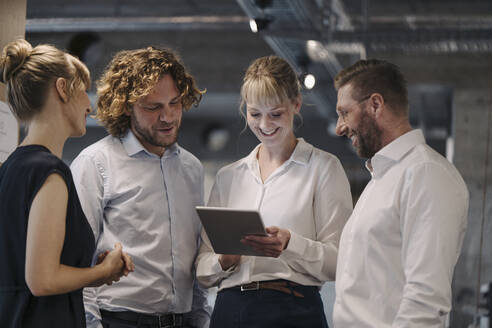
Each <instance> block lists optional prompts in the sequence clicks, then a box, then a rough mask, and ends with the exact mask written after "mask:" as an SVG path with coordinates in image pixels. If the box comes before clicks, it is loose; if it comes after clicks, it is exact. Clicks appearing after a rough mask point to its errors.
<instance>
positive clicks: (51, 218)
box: [0, 40, 132, 328]
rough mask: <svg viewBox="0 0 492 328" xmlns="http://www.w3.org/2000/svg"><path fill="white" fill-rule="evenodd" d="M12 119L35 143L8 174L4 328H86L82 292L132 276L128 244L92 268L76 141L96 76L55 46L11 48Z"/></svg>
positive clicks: (0, 278) (1, 301) (1, 295)
mask: <svg viewBox="0 0 492 328" xmlns="http://www.w3.org/2000/svg"><path fill="white" fill-rule="evenodd" d="M0 80H1V81H2V82H4V83H5V84H6V85H7V98H8V103H9V105H10V108H11V109H12V112H13V113H14V115H15V116H16V117H17V119H18V120H20V121H22V122H24V123H25V124H26V126H27V128H28V132H27V136H26V137H25V139H24V140H23V141H22V143H21V144H20V145H19V147H17V149H16V150H15V151H14V152H13V153H12V154H11V155H10V156H9V157H8V159H7V160H6V161H5V163H4V164H3V165H2V167H1V168H0V257H1V258H2V261H3V265H2V269H1V270H0V322H1V325H2V327H54V328H57V327H59V328H66V327H76V328H82V327H85V326H86V322H85V316H84V305H83V302H82V288H84V287H86V286H99V285H102V284H104V283H107V284H112V282H114V281H118V280H119V279H120V277H121V276H122V275H126V274H128V272H129V271H131V270H132V263H131V260H130V259H129V258H128V257H127V256H126V255H125V254H124V253H122V249H121V245H117V246H116V247H115V248H114V250H112V251H111V252H109V251H107V249H110V248H112V245H113V244H114V243H113V244H112V245H108V247H107V248H105V249H104V250H103V251H104V253H102V255H101V256H100V257H99V260H98V263H97V264H96V265H95V266H94V267H90V265H91V259H92V256H93V253H94V250H95V243H94V236H93V234H92V231H91V228H90V226H89V223H88V222H87V220H86V218H85V216H84V213H83V212H82V208H81V207H80V203H79V199H78V197H77V192H76V190H75V186H74V183H73V179H72V175H71V173H70V169H69V168H68V166H67V165H66V164H64V163H63V161H62V160H61V156H62V151H63V145H64V143H65V141H66V140H67V138H68V137H80V136H82V135H84V134H85V123H86V117H87V115H88V114H89V113H90V111H91V105H90V102H89V97H88V95H87V92H86V90H87V89H88V88H89V85H90V78H89V71H88V70H87V68H86V67H85V65H84V64H82V63H81V62H80V61H79V60H78V59H77V58H75V57H73V56H71V55H69V54H67V53H65V52H63V51H60V50H58V49H56V48H54V47H52V46H49V45H38V46H36V47H34V48H33V47H32V46H31V45H30V44H29V43H28V42H27V41H25V40H17V41H14V42H11V43H9V44H8V45H7V46H6V47H5V48H4V49H3V53H2V56H1V58H0Z"/></svg>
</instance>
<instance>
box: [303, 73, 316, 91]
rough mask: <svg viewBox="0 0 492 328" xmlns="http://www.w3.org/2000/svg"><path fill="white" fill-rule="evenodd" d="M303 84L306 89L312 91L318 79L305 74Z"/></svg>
mask: <svg viewBox="0 0 492 328" xmlns="http://www.w3.org/2000/svg"><path fill="white" fill-rule="evenodd" d="M303 83H304V86H305V87H306V89H308V90H311V89H312V88H314V85H315V84H316V77H314V75H313V74H310V73H308V74H305V75H304V81H303Z"/></svg>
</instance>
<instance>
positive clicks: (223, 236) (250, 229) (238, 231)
mask: <svg viewBox="0 0 492 328" xmlns="http://www.w3.org/2000/svg"><path fill="white" fill-rule="evenodd" d="M196 211H197V213H198V216H199V217H200V221H201V222H202V225H203V228H204V229H205V232H206V233H207V236H208V239H209V240H210V243H211V244H212V247H213V249H214V252H215V253H217V254H236V255H253V256H262V255H261V254H259V253H257V252H256V251H255V250H254V249H253V248H251V247H249V246H247V245H245V244H243V243H241V241H240V240H241V239H242V238H243V237H244V236H246V235H263V236H266V235H267V233H266V231H265V225H264V224H263V221H262V219H261V217H260V213H258V211H255V210H240V209H232V208H225V207H205V206H196Z"/></svg>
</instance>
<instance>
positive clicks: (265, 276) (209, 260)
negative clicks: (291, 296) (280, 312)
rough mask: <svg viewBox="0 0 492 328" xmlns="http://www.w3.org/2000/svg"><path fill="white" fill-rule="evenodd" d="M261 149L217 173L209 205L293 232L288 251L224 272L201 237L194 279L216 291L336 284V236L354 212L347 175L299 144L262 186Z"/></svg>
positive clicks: (318, 152)
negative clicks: (252, 285) (267, 284)
mask: <svg viewBox="0 0 492 328" xmlns="http://www.w3.org/2000/svg"><path fill="white" fill-rule="evenodd" d="M259 147H260V145H258V146H257V147H256V148H255V149H254V150H253V151H252V152H251V153H250V155H249V156H247V157H245V158H243V159H241V160H239V161H237V162H235V163H233V164H230V165H228V166H226V167H224V168H222V169H221V170H220V171H219V172H218V174H217V177H216V180H215V184H214V186H213V188H212V191H211V194H210V199H209V202H208V205H209V206H219V207H229V208H237V209H255V210H258V211H259V212H260V215H261V217H262V218H263V221H264V223H265V226H278V227H281V228H284V229H288V230H289V231H290V232H291V238H290V241H289V244H288V247H287V248H286V249H285V250H284V251H283V252H282V254H281V255H280V257H278V258H272V257H256V256H242V257H241V261H240V264H239V265H238V266H236V267H235V268H234V269H232V270H227V271H224V270H222V268H221V266H220V264H219V261H218V258H219V255H218V254H215V253H214V252H213V249H212V248H211V246H210V241H209V240H208V238H207V236H206V233H205V232H202V244H201V246H200V253H199V255H198V257H197V278H198V280H199V281H200V283H201V284H203V285H204V286H207V287H211V286H217V285H218V286H219V289H223V288H228V287H232V286H237V285H240V284H245V283H249V282H252V281H263V280H273V279H286V280H290V281H293V282H297V283H299V284H302V285H310V286H321V285H322V284H323V283H324V282H325V281H328V280H333V279H334V278H335V270H336V258H337V253H338V242H339V239H340V234H341V231H342V228H343V226H344V224H345V222H346V220H347V218H348V217H349V216H350V213H351V212H352V197H351V194H350V186H349V183H348V180H347V177H346V175H345V172H344V170H343V168H342V166H341V164H340V161H339V160H338V159H337V158H336V157H335V156H333V155H331V154H329V153H327V152H324V151H322V150H320V149H317V148H314V147H313V146H312V145H310V144H308V143H306V142H305V141H304V140H303V139H298V143H297V146H296V148H295V149H294V152H293V153H292V155H291V157H290V158H289V159H288V160H287V161H286V162H285V163H283V164H282V165H281V166H280V167H278V168H277V169H276V170H275V171H274V172H273V173H272V174H271V175H270V176H269V177H268V178H267V179H266V181H265V182H264V183H263V182H262V180H261V177H260V170H259V166H258V160H257V153H258V150H259Z"/></svg>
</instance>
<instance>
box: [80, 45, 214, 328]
mask: <svg viewBox="0 0 492 328" xmlns="http://www.w3.org/2000/svg"><path fill="white" fill-rule="evenodd" d="M97 93H98V96H99V99H98V103H97V107H98V111H97V114H96V117H97V119H98V120H99V121H100V122H101V123H102V125H104V127H105V128H106V129H107V131H108V133H109V134H110V135H109V136H107V137H105V138H103V139H101V140H99V141H98V142H96V143H94V144H93V145H91V146H89V147H87V148H86V149H84V150H83V151H82V152H81V153H80V155H79V156H78V157H77V158H76V159H75V160H74V162H73V163H72V171H73V175H74V180H75V184H76V187H77V191H78V193H79V198H80V202H81V204H82V208H83V210H84V212H85V214H86V216H87V219H88V221H89V223H90V224H91V227H92V229H93V231H94V234H95V237H96V241H97V250H96V253H95V254H98V253H100V252H101V251H104V250H106V249H108V248H109V246H110V245H113V244H114V243H115V241H121V243H122V244H123V247H124V248H125V249H126V250H127V252H128V254H129V255H131V256H132V258H133V259H134V263H135V272H134V274H133V275H132V276H131V277H128V278H126V279H122V281H121V282H120V283H119V284H115V285H113V286H105V287H99V288H87V289H86V290H85V291H84V302H85V308H86V317H87V324H88V327H115V328H117V327H207V326H208V321H209V317H210V314H209V313H210V310H209V308H208V306H207V300H206V293H205V291H204V290H202V289H201V288H200V287H199V286H198V285H197V282H196V279H195V272H194V269H193V262H194V259H195V256H196V254H197V250H198V247H199V236H200V229H201V226H200V222H199V219H198V217H197V215H196V212H195V209H194V207H195V206H196V205H200V204H202V202H203V168H202V165H201V163H200V162H199V160H198V159H197V158H196V157H195V156H193V155H192V154H191V153H189V152H188V151H186V150H185V149H183V148H181V147H180V146H179V145H178V144H177V143H176V139H177V136H178V130H179V127H180V124H181V118H182V113H183V110H188V109H190V108H191V106H192V105H195V106H196V105H198V103H199V102H200V100H201V97H202V94H203V92H202V91H200V90H199V89H197V87H196V85H195V82H194V79H193V77H192V76H191V75H189V74H188V73H187V72H186V70H185V68H184V67H183V65H182V64H181V62H180V61H179V59H178V58H177V57H176V55H174V54H173V52H172V51H170V50H168V49H157V48H154V47H148V48H144V49H138V50H132V51H121V52H119V53H118V54H116V56H115V57H114V58H113V60H112V61H111V63H110V64H109V66H108V67H107V69H106V71H105V72H104V73H103V76H102V77H101V79H100V80H99V82H98V90H97ZM96 260H97V259H94V261H96Z"/></svg>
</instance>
